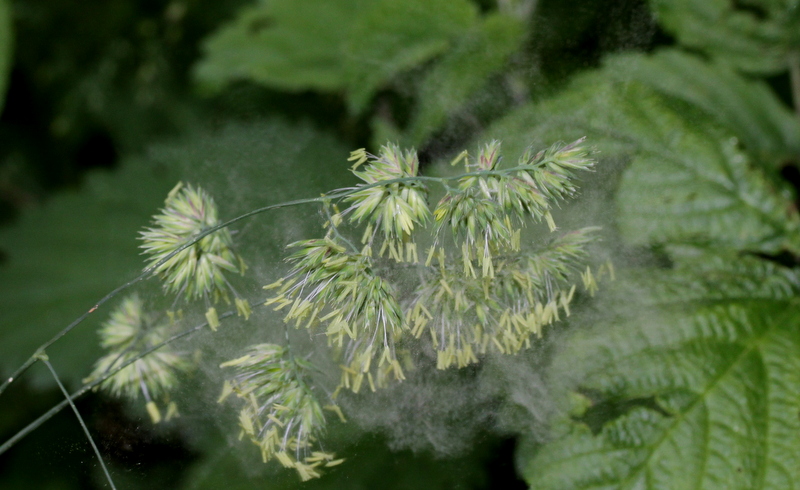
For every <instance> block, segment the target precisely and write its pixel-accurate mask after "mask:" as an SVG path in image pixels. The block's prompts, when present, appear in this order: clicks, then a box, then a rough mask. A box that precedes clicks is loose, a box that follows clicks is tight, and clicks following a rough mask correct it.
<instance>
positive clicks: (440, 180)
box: [0, 159, 552, 395]
mask: <svg viewBox="0 0 800 490" xmlns="http://www.w3.org/2000/svg"><path fill="white" fill-rule="evenodd" d="M551 161H552V160H549V159H548V160H542V161H540V162H536V163H535V164H523V165H518V166H516V167H512V168H507V169H502V170H478V171H474V172H466V173H463V174H459V175H454V176H452V177H428V176H424V175H418V176H415V177H400V178H397V179H389V180H382V181H380V182H375V183H372V184H363V185H359V186H356V187H348V188H344V189H338V190H335V191H333V192H332V193H331V194H327V195H322V196H320V197H312V198H306V199H296V200H293V201H285V202H281V203H278V204H271V205H269V206H264V207H261V208H257V209H254V210H252V211H249V212H247V213H244V214H242V215H240V216H237V217H235V218H233V219H230V220H228V221H225V222H223V223H220V224H218V225H216V226H212V227H210V228H206V229H205V230H203V231H202V232H200V233H198V234H197V235H195V236H194V237H193V238H192V239H191V240H189V241H187V242H186V243H184V244H183V245H181V246H180V247H178V248H177V249H175V250H174V251H173V252H171V253H170V254H169V255H167V256H165V257H164V258H163V259H161V260H160V261H158V262H157V263H155V264H153V265H152V266H150V267H147V268H146V269H144V270H143V271H142V273H141V274H139V275H138V276H136V277H134V278H133V279H131V280H130V281H128V282H126V283H125V284H123V285H122V286H119V287H118V288H116V289H114V290H113V291H111V292H110V293H108V294H107V295H105V296H104V297H103V298H101V299H100V300H99V301H98V302H97V303H96V304H95V305H94V306H93V307H92V308H90V309H89V310H88V311H86V312H85V313H84V314H82V315H81V316H79V317H78V318H77V319H75V321H73V322H72V323H70V324H69V325H67V326H66V327H65V328H64V329H63V330H61V331H60V332H58V333H57V334H56V335H54V336H53V337H52V338H51V339H50V340H48V341H47V342H45V343H43V344H42V345H41V346H39V348H38V349H36V351H35V352H34V353H33V354H32V355H31V357H29V358H28V360H26V361H25V363H23V364H22V365H21V366H20V367H19V368H18V369H17V370H16V371H14V373H12V374H11V376H10V377H9V378H8V379H7V380H5V381H3V383H2V384H0V395H2V394H3V392H4V391H5V390H6V389H7V388H8V387H9V385H11V383H13V382H14V381H15V380H17V379H18V378H19V377H20V376H22V374H23V373H25V371H27V370H28V368H30V367H31V366H32V365H33V364H34V363H35V362H36V361H38V360H39V356H40V355H41V353H42V352H44V351H45V350H46V349H47V348H48V347H50V346H51V345H53V344H54V343H55V342H56V341H58V340H59V339H60V338H61V337H63V336H65V335H66V334H68V333H69V332H70V331H72V329H73V328H75V327H77V326H78V325H79V324H80V323H82V322H83V321H84V320H85V319H86V318H87V317H88V316H89V315H90V314H92V313H94V312H95V311H96V310H97V309H98V308H99V307H100V306H102V305H103V304H104V303H106V302H107V301H109V300H110V299H112V298H113V297H115V296H116V295H118V294H119V293H121V292H122V291H124V290H126V289H128V288H129V287H131V286H133V285H135V284H137V283H139V282H141V281H143V280H145V279H147V278H149V277H150V276H152V275H153V274H154V272H155V271H156V270H158V268H159V267H161V266H162V265H164V264H165V263H166V262H167V261H168V260H170V259H171V258H172V257H174V256H175V255H177V254H178V253H180V252H182V251H183V250H185V249H187V248H188V247H191V246H192V245H194V244H195V243H197V242H199V241H200V240H202V239H203V238H205V237H207V236H208V235H210V234H212V233H214V232H217V231H219V230H221V229H223V228H227V227H229V226H231V225H233V224H235V223H238V222H239V221H242V220H245V219H247V218H250V217H253V216H256V215H258V214H261V213H264V212H266V211H271V210H273V209H280V208H286V207H291V206H298V205H301V204H312V203H319V202H325V201H332V200H335V199H342V198H344V197H347V196H349V195H351V194H354V193H356V192H358V191H362V190H365V189H370V188H373V187H378V186H385V185H391V184H395V183H412V182H434V183H437V184H440V185H443V186H445V187H447V182H449V181H453V180H459V179H462V178H464V177H476V176H492V175H495V176H502V175H507V174H510V173H513V172H516V171H520V170H533V169H535V168H538V167H542V166H545V165H547V164H548V163H550V162H551Z"/></svg>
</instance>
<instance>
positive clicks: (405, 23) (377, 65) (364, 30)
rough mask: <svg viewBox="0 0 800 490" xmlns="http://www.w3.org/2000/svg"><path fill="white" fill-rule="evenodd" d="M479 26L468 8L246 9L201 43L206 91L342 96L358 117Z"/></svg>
mask: <svg viewBox="0 0 800 490" xmlns="http://www.w3.org/2000/svg"><path fill="white" fill-rule="evenodd" d="M476 20H477V10H476V8H475V6H474V5H473V4H472V3H470V2H468V1H466V0H457V1H451V0H436V1H434V2H430V1H425V0H410V1H409V0H404V1H401V0H378V1H366V0H331V1H326V2H318V1H314V0H279V1H274V2H269V3H264V4H261V5H258V6H254V7H248V8H246V9H244V10H243V11H242V12H241V13H240V15H239V16H238V17H237V18H236V19H235V20H234V21H233V22H231V23H229V24H228V25H226V26H224V27H223V28H222V29H220V30H219V31H218V32H217V33H216V34H214V35H212V36H211V37H210V38H209V39H207V41H206V45H205V51H206V56H205V58H204V59H203V61H202V62H201V63H200V64H199V65H198V66H197V67H196V75H197V78H198V79H199V81H200V82H201V83H203V84H205V85H206V86H207V87H209V88H212V89H219V88H221V87H222V86H223V85H225V84H226V83H228V82H230V81H232V80H237V79H247V80H252V81H255V82H257V83H261V84H264V85H266V86H269V87H274V88H278V89H282V90H291V91H301V90H309V89H310V90H323V91H337V90H346V91H347V95H348V100H349V105H350V108H351V110H353V111H354V112H359V111H361V110H362V109H363V108H364V106H365V105H366V104H367V103H368V102H369V100H370V98H371V97H372V95H373V94H374V93H375V91H376V90H377V89H379V88H380V87H381V86H382V85H383V84H385V83H386V82H387V80H389V79H390V78H391V77H392V76H394V75H395V74H397V73H399V72H400V71H403V70H406V69H408V68H411V67H414V66H416V65H418V64H420V63H423V62H425V61H427V60H429V59H431V58H432V57H434V56H436V55H438V54H440V53H442V52H443V51H445V50H446V49H447V48H448V47H449V44H450V42H451V40H452V39H453V38H454V37H456V36H458V35H460V34H461V33H463V32H464V31H465V30H467V29H469V28H470V26H472V25H473V24H474V23H475V21H476Z"/></svg>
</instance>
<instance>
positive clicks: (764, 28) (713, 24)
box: [651, 0, 800, 74]
mask: <svg viewBox="0 0 800 490" xmlns="http://www.w3.org/2000/svg"><path fill="white" fill-rule="evenodd" d="M651 5H652V7H653V10H654V11H655V14H656V16H657V18H658V20H659V21H660V23H661V24H662V25H663V26H664V28H665V29H666V30H668V31H669V32H670V33H672V34H674V35H675V36H676V37H677V38H678V40H679V41H680V42H681V43H682V44H684V45H686V46H688V47H692V48H699V49H702V50H703V51H705V52H707V53H708V54H709V55H711V56H712V57H713V58H715V59H717V60H719V61H721V62H723V63H726V64H728V65H730V66H732V67H735V68H738V69H741V70H745V71H750V72H755V73H763V74H775V73H779V72H782V71H785V70H786V68H787V66H788V64H787V62H788V56H789V54H790V53H791V52H793V51H796V50H797V49H798V48H800V5H799V4H798V2H797V1H796V0H787V1H774V0H749V1H747V2H737V1H734V0H704V1H702V2H698V1H695V0H651Z"/></svg>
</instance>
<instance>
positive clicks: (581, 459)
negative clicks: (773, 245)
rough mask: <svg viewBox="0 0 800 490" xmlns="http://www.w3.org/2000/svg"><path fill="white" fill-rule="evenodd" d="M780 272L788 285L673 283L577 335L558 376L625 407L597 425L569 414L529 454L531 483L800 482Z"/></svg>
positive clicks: (796, 328)
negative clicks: (695, 286) (685, 293)
mask: <svg viewBox="0 0 800 490" xmlns="http://www.w3.org/2000/svg"><path fill="white" fill-rule="evenodd" d="M712 269H716V270H718V271H719V272H721V273H723V274H733V273H734V272H735V271H734V270H733V269H732V268H731V267H730V266H729V262H725V263H723V262H720V263H718V264H716V266H715V267H712ZM705 272H709V271H708V270H707V271H705ZM740 272H744V271H740ZM773 272H776V271H773ZM742 278H743V279H744V278H746V276H745V277H742ZM694 279H695V280H696V279H697V275H695V278H694ZM774 280H775V281H778V282H785V285H786V286H787V287H788V288H789V289H791V295H781V294H778V295H776V297H773V298H770V297H767V296H768V295H762V297H758V296H759V295H757V294H754V295H752V297H750V298H746V297H742V296H741V295H740V293H741V291H740V292H734V293H733V294H731V295H728V294H726V293H724V292H722V293H720V292H719V291H714V290H711V289H710V290H709V291H707V292H706V293H708V294H702V293H700V294H696V295H695V297H694V299H691V300H688V301H687V298H683V299H681V300H679V301H675V302H673V300H675V298H674V297H673V296H672V295H671V294H669V293H667V294H666V295H663V296H662V299H663V300H666V302H662V303H660V306H659V307H654V306H652V305H651V306H650V307H648V308H647V309H645V310H644V311H643V312H642V313H641V314H638V315H636V316H634V317H633V318H630V316H628V319H627V320H625V321H622V322H617V324H616V325H614V326H613V327H611V328H608V327H604V328H601V329H597V330H595V331H594V332H589V333H583V334H578V335H577V336H576V337H574V338H573V339H572V341H571V342H570V343H569V344H568V347H567V348H566V349H565V350H564V351H563V352H561V353H560V354H559V355H558V358H557V359H556V361H555V366H556V367H555V368H554V371H553V373H552V377H553V379H559V380H561V381H566V382H567V384H568V385H569V386H571V387H572V388H573V389H574V388H577V389H579V390H580V391H581V392H585V393H592V394H593V395H592V396H593V398H594V399H595V401H596V402H597V403H598V404H601V403H603V402H613V403H616V404H617V406H626V407H627V408H626V410H624V413H621V414H620V413H617V414H611V415H608V414H603V413H598V414H596V415H597V416H599V417H601V418H604V419H605V420H603V421H602V423H601V424H600V427H597V428H595V429H594V430H595V432H593V430H592V429H590V426H589V425H588V419H587V418H585V417H583V418H581V419H573V418H569V417H566V416H565V417H563V418H562V419H561V420H560V422H558V423H557V432H558V435H557V436H556V437H555V439H554V440H553V441H552V442H550V443H548V444H545V445H544V446H543V447H540V448H539V449H538V450H536V449H534V451H533V453H534V454H529V455H528V456H527V458H526V457H525V456H523V459H528V464H527V466H526V467H525V470H524V473H525V477H526V479H527V480H528V482H529V483H530V484H531V486H532V488H537V489H551V488H552V489H555V488H559V489H560V488H563V489H567V488H568V489H588V488H593V489H595V488H604V489H609V490H610V489H633V488H636V489H642V490H646V489H655V488H659V489H670V488H674V489H676V490H677V489H684V488H703V489H716V488H720V489H762V488H774V489H778V488H781V489H783V488H787V489H788V488H797V487H798V486H800V451H798V450H797V448H798V447H800V417H798V413H800V412H799V410H800V408H799V407H800V313H798V309H797V306H798V304H797V299H796V298H797V292H798V288H797V283H796V277H795V278H794V279H793V280H790V281H784V279H781V278H777V279H774ZM656 296H658V294H657V295H656ZM745 296H746V295H745ZM629 298H630V296H629ZM628 311H630V309H628ZM587 354H588V355H587Z"/></svg>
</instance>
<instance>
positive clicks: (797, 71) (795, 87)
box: [789, 51, 800, 119]
mask: <svg viewBox="0 0 800 490" xmlns="http://www.w3.org/2000/svg"><path fill="white" fill-rule="evenodd" d="M789 79H790V80H791V82H792V102H794V111H795V113H796V114H797V118H798V119H800V51H795V52H793V53H790V54H789Z"/></svg>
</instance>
